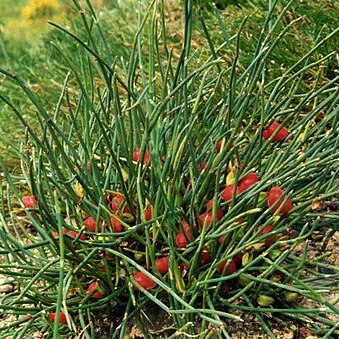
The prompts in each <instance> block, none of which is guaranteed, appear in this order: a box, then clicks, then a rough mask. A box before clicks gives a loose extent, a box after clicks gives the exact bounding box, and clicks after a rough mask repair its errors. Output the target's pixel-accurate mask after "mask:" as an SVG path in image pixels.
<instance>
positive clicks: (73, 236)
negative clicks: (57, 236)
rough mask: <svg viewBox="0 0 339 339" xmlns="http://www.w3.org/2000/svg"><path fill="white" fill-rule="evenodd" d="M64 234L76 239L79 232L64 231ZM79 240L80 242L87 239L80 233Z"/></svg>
mask: <svg viewBox="0 0 339 339" xmlns="http://www.w3.org/2000/svg"><path fill="white" fill-rule="evenodd" d="M64 233H65V234H66V235H68V236H69V237H71V238H76V237H77V236H78V235H79V232H76V231H72V230H66V231H64ZM79 239H80V240H86V239H87V237H86V235H85V234H83V233H82V234H81V235H80V237H79Z"/></svg>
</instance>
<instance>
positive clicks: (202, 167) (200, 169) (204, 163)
mask: <svg viewBox="0 0 339 339" xmlns="http://www.w3.org/2000/svg"><path fill="white" fill-rule="evenodd" d="M206 167H207V162H205V161H202V162H201V163H200V165H199V167H198V171H202V170H204V169H205V168H206Z"/></svg>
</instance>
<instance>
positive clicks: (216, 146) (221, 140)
mask: <svg viewBox="0 0 339 339" xmlns="http://www.w3.org/2000/svg"><path fill="white" fill-rule="evenodd" d="M222 142H223V139H220V140H218V141H217V143H216V144H215V148H216V150H217V152H218V153H219V152H220V151H221V146H222Z"/></svg>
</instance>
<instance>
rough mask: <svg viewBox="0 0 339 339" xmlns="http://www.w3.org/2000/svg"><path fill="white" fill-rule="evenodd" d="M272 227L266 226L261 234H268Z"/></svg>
mask: <svg viewBox="0 0 339 339" xmlns="http://www.w3.org/2000/svg"><path fill="white" fill-rule="evenodd" d="M272 228H273V226H272V225H267V226H266V227H265V228H264V229H263V230H262V234H263V235H265V234H267V233H270V232H271V231H272Z"/></svg>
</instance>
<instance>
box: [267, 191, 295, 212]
mask: <svg viewBox="0 0 339 339" xmlns="http://www.w3.org/2000/svg"><path fill="white" fill-rule="evenodd" d="M277 200H279V202H278V203H277V204H276V205H275V207H274V208H273V209H272V213H275V212H276V211H277V210H278V209H280V210H279V214H280V215H284V214H286V213H288V212H289V211H290V210H291V209H292V199H291V198H287V200H286V194H285V191H284V190H282V189H281V188H280V187H277V186H275V187H272V188H271V190H270V191H269V192H268V199H267V206H268V207H271V206H273V205H274V204H275V202H276V201H277Z"/></svg>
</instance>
